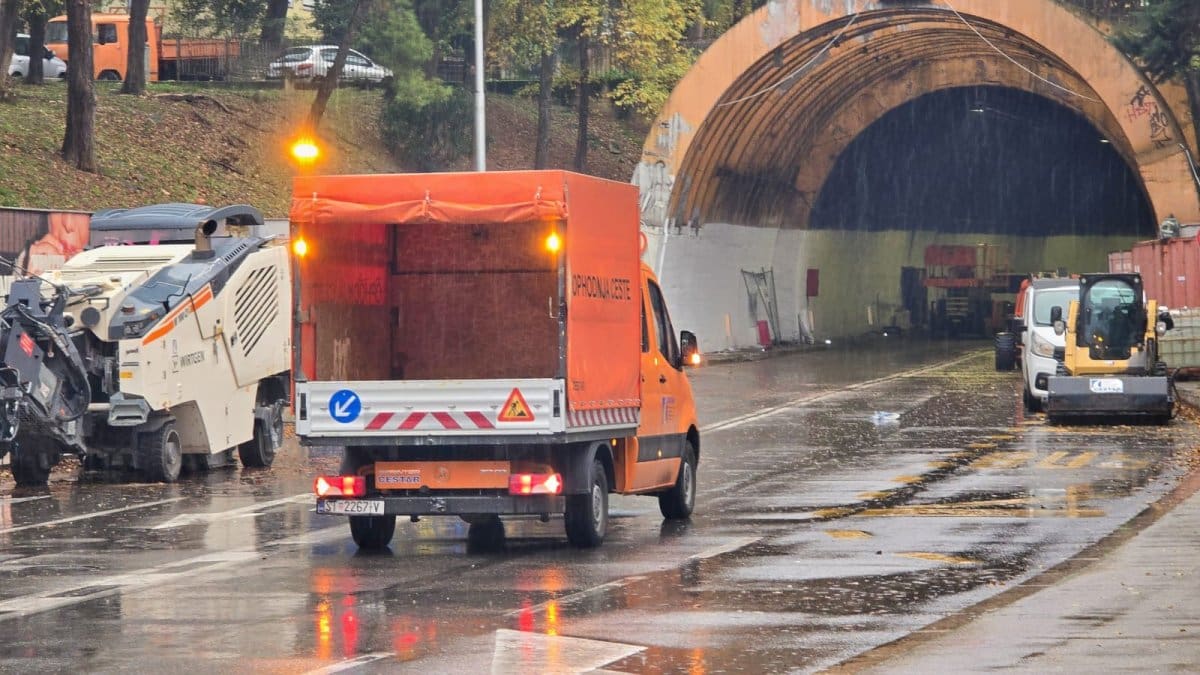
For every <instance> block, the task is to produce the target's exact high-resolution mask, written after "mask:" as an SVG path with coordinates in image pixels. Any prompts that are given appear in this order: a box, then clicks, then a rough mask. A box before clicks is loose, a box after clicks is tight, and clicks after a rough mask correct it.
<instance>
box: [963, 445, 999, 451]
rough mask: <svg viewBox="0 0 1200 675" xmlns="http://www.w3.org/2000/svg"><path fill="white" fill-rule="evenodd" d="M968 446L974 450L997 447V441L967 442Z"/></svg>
mask: <svg viewBox="0 0 1200 675" xmlns="http://www.w3.org/2000/svg"><path fill="white" fill-rule="evenodd" d="M967 447H968V448H970V449H972V450H987V449H989V448H994V447H996V444H995V443H967Z"/></svg>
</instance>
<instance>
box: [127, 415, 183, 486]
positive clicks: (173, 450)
mask: <svg viewBox="0 0 1200 675" xmlns="http://www.w3.org/2000/svg"><path fill="white" fill-rule="evenodd" d="M138 440H139V444H138V459H140V460H141V462H140V464H141V468H142V473H143V474H144V475H145V477H146V480H149V481H154V482H161V483H174V482H175V481H177V480H179V472H180V471H181V470H182V469H183V441H182V440H180V438H179V431H178V430H177V429H176V428H175V423H174V422H167V423H166V424H164V425H162V426H161V427H159V428H158V429H156V430H155V431H150V432H147V433H144V434H139V439H138Z"/></svg>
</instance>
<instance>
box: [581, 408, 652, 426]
mask: <svg viewBox="0 0 1200 675" xmlns="http://www.w3.org/2000/svg"><path fill="white" fill-rule="evenodd" d="M639 412H640V409H639V408H604V409H602V410H571V411H568V412H567V426H570V427H610V426H616V425H618V424H637V423H638V413H639Z"/></svg>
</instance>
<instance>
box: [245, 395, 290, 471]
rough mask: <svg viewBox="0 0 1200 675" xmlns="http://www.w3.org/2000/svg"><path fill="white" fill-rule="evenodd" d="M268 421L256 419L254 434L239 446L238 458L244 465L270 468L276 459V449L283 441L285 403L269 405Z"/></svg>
mask: <svg viewBox="0 0 1200 675" xmlns="http://www.w3.org/2000/svg"><path fill="white" fill-rule="evenodd" d="M268 407H269V408H270V416H269V418H268V419H267V421H264V420H261V419H256V420H254V436H253V437H252V438H251V439H250V440H248V441H246V442H245V443H242V444H241V445H239V446H238V459H240V460H242V466H248V467H251V468H255V469H262V468H268V467H270V466H271V464H272V463H273V462H274V461H275V451H276V450H277V449H278V448H279V446H280V445H281V444H282V443H283V404H282V403H279V402H276V403H273V404H271V405H270V406H268Z"/></svg>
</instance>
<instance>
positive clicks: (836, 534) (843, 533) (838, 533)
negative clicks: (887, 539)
mask: <svg viewBox="0 0 1200 675" xmlns="http://www.w3.org/2000/svg"><path fill="white" fill-rule="evenodd" d="M825 534H827V535H829V536H831V537H833V538H834V539H870V538H871V537H873V536H874V535H873V534H871V533H870V532H863V531H862V530H825Z"/></svg>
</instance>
